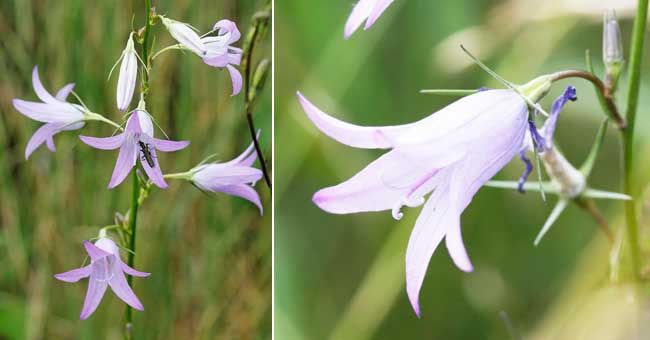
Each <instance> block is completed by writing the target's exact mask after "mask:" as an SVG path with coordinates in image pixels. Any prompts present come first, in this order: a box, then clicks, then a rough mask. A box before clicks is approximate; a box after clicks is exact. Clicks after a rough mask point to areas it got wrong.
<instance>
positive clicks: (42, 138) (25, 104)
mask: <svg viewBox="0 0 650 340" xmlns="http://www.w3.org/2000/svg"><path fill="white" fill-rule="evenodd" d="M32 85H33V86H34V92H36V95H37V96H38V98H39V99H40V100H41V101H42V102H41V103H39V102H32V101H26V100H22V99H14V100H13V105H14V107H15V108H16V110H18V112H20V113H22V114H23V115H25V116H27V117H28V118H31V119H33V120H36V121H39V122H42V123H45V125H43V126H41V127H40V128H39V129H38V130H36V132H35V133H34V135H33V136H32V138H31V139H30V140H29V142H28V143H27V148H26V149H25V159H28V158H29V156H30V155H31V154H32V152H34V150H36V148H38V147H39V146H40V145H41V144H43V143H45V144H46V145H47V147H48V149H50V151H55V150H56V148H55V146H54V138H53V137H54V135H56V134H57V133H59V132H61V131H70V130H77V129H81V128H82V127H83V126H84V124H85V123H84V119H85V115H84V112H85V111H86V109H85V108H84V107H82V106H80V105H77V104H72V103H68V102H66V98H67V97H68V95H69V94H70V92H72V89H73V88H74V83H70V84H67V85H65V86H64V87H62V88H61V89H60V90H59V91H58V92H57V93H56V95H54V96H52V95H51V94H50V93H49V92H48V91H47V90H46V89H45V87H43V84H42V83H41V79H40V78H39V76H38V67H37V66H34V69H33V71H32Z"/></svg>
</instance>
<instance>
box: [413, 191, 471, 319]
mask: <svg viewBox="0 0 650 340" xmlns="http://www.w3.org/2000/svg"><path fill="white" fill-rule="evenodd" d="M455 223H460V216H459V215H458V213H457V211H456V209H454V208H452V204H451V202H450V200H449V188H448V187H439V188H438V189H436V191H434V192H433V194H431V197H429V199H428V200H427V202H426V203H425V204H424V207H423V208H422V211H421V212H420V216H418V219H417V221H416V223H415V227H414V228H413V231H412V232H411V236H410V239H409V243H408V247H407V249H406V292H407V294H408V297H409V300H410V301H411V305H412V306H413V310H414V311H415V314H416V315H417V316H418V317H420V302H419V295H420V288H422V283H423V282H424V276H425V275H426V273H427V268H428V266H429V262H430V261H431V256H433V253H434V251H435V250H436V248H437V247H438V245H439V244H440V242H441V241H442V239H443V237H445V234H446V233H447V230H448V229H449V228H450V227H452V226H453V224H455Z"/></svg>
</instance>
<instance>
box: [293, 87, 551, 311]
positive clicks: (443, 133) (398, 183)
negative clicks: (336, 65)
mask: <svg viewBox="0 0 650 340" xmlns="http://www.w3.org/2000/svg"><path fill="white" fill-rule="evenodd" d="M531 83H532V82H531ZM547 86H550V84H544V86H543V87H541V88H539V89H537V88H536V89H535V90H534V91H532V92H531V91H525V93H537V94H538V95H537V96H535V97H533V98H532V99H531V100H532V101H533V102H536V101H537V100H539V98H541V96H543V94H542V93H545V92H546V91H545V90H547ZM540 89H541V91H540ZM298 98H299V100H300V102H301V104H302V107H303V109H304V111H305V113H306V114H307V116H308V117H309V119H310V120H311V121H312V122H313V123H314V125H315V126H316V127H317V128H318V129H320V130H321V131H322V132H323V133H325V134H326V135H328V136H329V137H331V138H333V139H335V140H337V141H339V142H341V143H343V144H346V145H349V146H352V147H356V148H364V149H389V150H390V151H388V152H387V153H386V154H384V155H383V156H381V157H379V158H378V159H377V160H375V161H373V162H372V163H370V164H369V165H368V166H367V167H366V168H365V169H363V170H361V171H360V172H359V173H357V174H356V175H355V176H353V177H352V178H351V179H349V180H347V181H345V182H343V183H341V184H339V185H337V186H334V187H330V188H325V189H322V190H320V191H318V192H317V193H316V194H314V197H313V201H314V203H315V204H316V205H318V206H319V207H320V208H321V209H323V210H325V211H327V212H330V213H334V214H349V213H357V212H365V211H383V210H392V213H393V217H394V218H396V219H400V218H401V217H402V213H401V212H400V209H401V207H402V206H404V205H406V206H409V207H416V206H419V205H422V204H424V207H423V209H422V211H421V213H420V216H419V217H418V219H417V222H416V224H415V227H414V229H413V231H412V233H411V237H410V240H409V244H408V249H407V252H406V288H407V293H408V296H409V299H410V301H411V304H412V306H413V308H414V310H415V312H416V314H417V315H418V316H419V315H420V306H419V291H420V288H421V286H422V282H423V280H424V276H425V273H426V271H427V267H428V264H429V261H430V259H431V256H432V255H433V253H434V251H435V249H436V248H437V246H438V244H439V243H440V242H441V241H442V239H443V238H444V239H445V243H446V245H447V250H448V251H449V254H450V256H451V258H452V260H453V261H454V263H455V264H456V266H457V267H458V268H460V269H461V270H463V271H472V269H473V267H472V264H471V262H470V260H469V257H468V255H467V252H466V250H465V246H464V245H463V241H462V237H461V227H460V215H461V213H462V212H463V210H465V208H466V207H467V206H468V205H469V203H470V201H471V200H472V198H473V196H474V195H475V194H476V192H477V191H478V190H479V189H480V188H481V186H482V185H483V184H484V183H485V182H486V181H488V180H489V179H490V178H491V177H492V176H494V175H495V174H496V173H497V172H498V171H499V170H500V169H501V168H503V167H504V166H505V165H506V164H507V163H508V162H509V161H510V160H511V159H512V158H513V156H515V155H516V154H517V152H518V151H519V150H520V149H521V147H522V143H523V140H524V136H525V135H526V131H527V129H528V107H527V103H526V101H525V100H524V99H523V98H522V97H521V96H520V95H519V94H517V93H516V92H515V91H511V90H488V91H482V92H478V93H476V94H473V95H470V96H467V97H464V98H462V99H460V100H458V101H456V102H454V103H452V104H451V105H449V106H447V107H445V108H443V109H442V110H440V111H438V112H436V113H435V114H433V115H431V116H429V117H427V118H424V119H422V120H420V121H418V122H415V123H411V124H406V125H399V126H385V127H362V126H356V125H353V124H349V123H346V122H343V121H340V120H338V119H335V118H333V117H331V116H329V115H327V114H326V113H324V112H322V111H321V110H319V109H318V108H317V107H316V106H314V105H313V104H312V103H310V102H309V101H308V100H307V99H306V98H305V97H303V96H302V95H301V94H300V93H298ZM529 98H530V97H529ZM429 193H431V195H430V196H429V198H428V199H427V200H426V203H425V195H427V194H429Z"/></svg>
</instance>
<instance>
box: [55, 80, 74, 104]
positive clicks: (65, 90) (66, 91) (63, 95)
mask: <svg viewBox="0 0 650 340" xmlns="http://www.w3.org/2000/svg"><path fill="white" fill-rule="evenodd" d="M73 89H74V83H70V84H67V85H65V86H64V87H62V88H61V89H60V90H59V92H57V93H56V96H55V98H56V99H58V100H60V101H65V100H66V99H67V98H68V96H69V95H70V93H71V92H72V90H73Z"/></svg>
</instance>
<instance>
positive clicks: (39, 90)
mask: <svg viewBox="0 0 650 340" xmlns="http://www.w3.org/2000/svg"><path fill="white" fill-rule="evenodd" d="M32 86H33V87H34V92H36V95H37V96H38V98H39V99H40V100H42V101H43V102H44V103H48V104H52V103H56V102H57V100H56V99H55V98H54V97H52V95H51V94H50V93H49V92H47V90H46V89H45V87H44V86H43V83H41V78H39V76H38V66H34V69H33V70H32Z"/></svg>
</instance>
